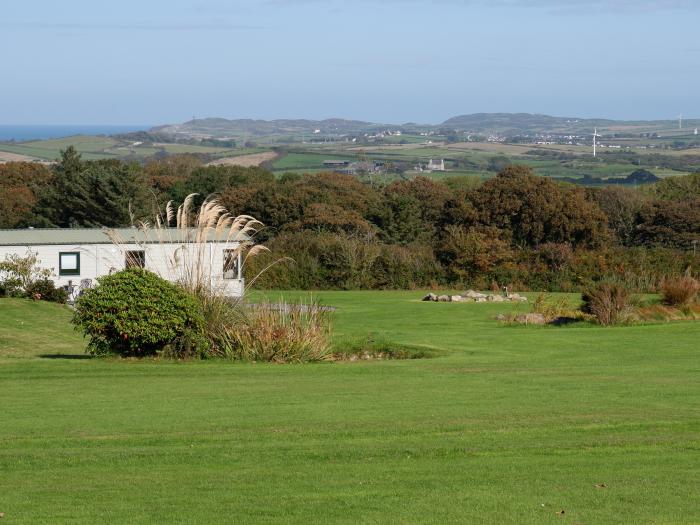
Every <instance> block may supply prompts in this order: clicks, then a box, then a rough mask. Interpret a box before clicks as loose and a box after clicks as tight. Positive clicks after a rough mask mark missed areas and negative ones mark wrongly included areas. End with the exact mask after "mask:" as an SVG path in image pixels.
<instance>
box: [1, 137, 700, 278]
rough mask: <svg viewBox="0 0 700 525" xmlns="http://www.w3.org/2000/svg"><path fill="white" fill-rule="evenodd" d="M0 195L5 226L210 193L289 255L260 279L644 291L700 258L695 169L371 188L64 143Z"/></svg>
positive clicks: (137, 210) (135, 213)
mask: <svg viewBox="0 0 700 525" xmlns="http://www.w3.org/2000/svg"><path fill="white" fill-rule="evenodd" d="M0 192H1V193H2V195H3V196H4V198H3V199H2V200H1V201H0V227H2V228H22V227H29V226H33V227H96V226H106V227H116V226H127V225H129V224H132V223H134V222H135V221H137V220H140V219H148V218H152V217H153V214H154V213H155V212H156V211H157V210H158V209H159V208H162V207H163V206H164V204H165V202H167V201H168V200H174V201H176V202H181V201H182V200H183V199H184V198H185V196H187V195H188V194H190V193H198V194H199V195H200V198H201V199H204V198H205V197H206V196H209V195H216V196H217V197H218V199H219V200H220V202H221V203H222V204H223V205H225V206H226V207H227V208H228V209H230V210H231V211H232V212H234V213H236V214H239V213H245V214H250V215H253V216H254V217H256V218H258V219H259V220H261V221H262V222H263V223H264V224H265V225H266V228H265V229H264V230H263V232H262V233H261V238H260V240H261V241H262V242H264V243H265V244H266V245H267V246H268V247H269V248H270V249H271V254H270V255H269V256H268V257H272V258H281V257H289V258H292V259H293V260H294V262H293V263H289V264H282V265H277V266H275V267H273V269H271V270H269V271H268V272H266V273H265V274H264V275H263V277H261V278H260V280H259V281H258V283H259V284H260V285H262V286H268V287H286V288H410V287H425V286H440V285H450V286H457V285H464V286H468V285H469V286H478V287H488V286H503V285H511V286H515V287H519V288H521V289H528V288H529V289H551V290H578V289H582V287H584V286H587V285H588V284H590V283H591V282H592V281H595V280H598V279H602V278H606V279H609V278H615V279H618V280H622V281H624V282H625V284H627V285H628V286H632V287H633V288H635V289H638V290H653V289H655V288H656V287H657V286H658V284H659V283H660V281H661V280H662V279H663V278H664V277H665V276H668V275H673V274H680V273H683V272H684V271H686V269H687V268H688V267H691V269H695V268H697V263H698V254H697V253H695V252H697V246H696V244H697V241H698V240H699V239H700V174H694V175H689V176H683V177H672V178H667V179H664V180H662V181H660V182H658V183H656V184H653V185H650V186H647V187H645V188H643V189H641V190H637V189H632V188H624V187H615V186H612V187H603V188H581V187H576V186H573V185H567V184H561V183H557V182H555V181H553V180H551V179H548V178H545V177H539V176H537V175H536V174H535V173H533V172H532V170H531V169H529V168H527V167H524V166H508V167H506V168H504V169H502V170H501V171H500V172H499V173H498V174H497V175H495V176H494V177H493V178H490V179H488V180H486V181H483V182H476V181H475V179H474V178H468V177H455V178H452V179H449V178H448V179H446V180H444V181H442V182H441V181H435V180H432V179H428V178H425V177H416V178H414V179H411V180H402V181H397V182H392V183H389V184H382V185H377V184H368V183H365V182H361V181H360V180H358V179H357V178H355V177H352V176H346V175H339V174H335V173H320V174H314V175H297V174H286V175H283V176H281V177H275V176H274V175H273V174H272V173H270V172H269V171H267V170H265V169H263V168H241V167H236V166H216V167H214V166H204V165H202V164H201V162H200V161H199V160H197V159H196V158H194V157H189V156H174V157H169V158H166V159H161V160H157V161H153V162H150V163H148V164H146V165H140V164H137V163H124V162H120V161H115V160H100V161H85V160H83V159H82V158H81V157H80V155H79V154H78V153H77V152H76V151H75V150H74V149H73V148H68V149H67V150H66V151H64V152H63V153H62V156H61V159H60V161H59V162H58V163H56V164H55V165H52V166H50V167H47V166H43V165H38V164H30V163H8V164H4V165H0ZM267 262H269V261H266V260H265V259H264V258H263V259H259V260H258V261H256V262H255V263H254V264H253V265H251V267H250V268H249V270H250V271H251V272H255V271H256V270H257V269H258V268H260V267H262V266H263V265H265V264H267Z"/></svg>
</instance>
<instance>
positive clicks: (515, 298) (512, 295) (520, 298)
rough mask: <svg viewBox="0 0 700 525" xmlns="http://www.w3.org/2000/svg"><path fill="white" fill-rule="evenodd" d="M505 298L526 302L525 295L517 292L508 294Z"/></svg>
mask: <svg viewBox="0 0 700 525" xmlns="http://www.w3.org/2000/svg"><path fill="white" fill-rule="evenodd" d="M507 299H508V300H509V301H513V302H514V303H515V302H526V301H527V297H523V296H522V295H520V294H517V293H512V294H509V295H508V297H507Z"/></svg>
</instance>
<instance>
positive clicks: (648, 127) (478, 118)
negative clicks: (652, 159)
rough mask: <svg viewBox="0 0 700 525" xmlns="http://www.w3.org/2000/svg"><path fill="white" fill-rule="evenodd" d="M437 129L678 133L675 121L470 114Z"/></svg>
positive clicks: (694, 123) (693, 123)
mask: <svg viewBox="0 0 700 525" xmlns="http://www.w3.org/2000/svg"><path fill="white" fill-rule="evenodd" d="M698 126H700V119H691V120H685V121H684V128H685V133H688V130H689V129H690V128H695V127H698ZM441 127H443V128H450V129H458V130H465V131H472V132H477V133H493V134H499V135H520V134H538V133H539V134H549V133H552V134H559V133H571V134H577V133H590V132H591V130H592V129H593V128H598V131H599V132H601V133H650V132H662V131H667V132H668V131H674V132H675V131H678V121H677V120H636V121H626V120H610V119H584V118H578V117H553V116H550V115H539V114H531V113H474V114H471V115H461V116H457V117H452V118H450V119H448V120H446V121H445V122H443V123H442V125H441Z"/></svg>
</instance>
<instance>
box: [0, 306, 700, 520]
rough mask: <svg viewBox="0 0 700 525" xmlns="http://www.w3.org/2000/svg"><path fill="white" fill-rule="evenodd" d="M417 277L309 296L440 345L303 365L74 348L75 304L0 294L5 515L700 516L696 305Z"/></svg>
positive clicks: (354, 318) (406, 338)
mask: <svg viewBox="0 0 700 525" xmlns="http://www.w3.org/2000/svg"><path fill="white" fill-rule="evenodd" d="M287 295H288V296H289V295H292V296H298V295H299V294H287ZM420 295H421V294H420V292H329V293H325V292H324V293H319V294H315V297H316V298H317V299H318V300H319V301H321V302H322V303H325V304H330V305H334V306H336V307H338V310H337V311H336V313H335V329H334V334H335V337H336V338H338V340H344V339H350V338H354V337H366V336H367V334H369V333H371V334H372V335H371V336H372V337H384V338H387V339H390V340H393V341H397V342H403V343H410V344H413V345H425V346H429V347H431V348H434V349H436V350H438V351H439V352H440V353H441V356H440V357H436V358H433V359H424V360H409V361H392V362H356V363H333V364H317V365H292V366H281V365H260V364H257V365H252V364H229V363H212V362H208V363H174V362H170V363H163V362H161V363H158V362H135V361H119V360H94V359H74V358H70V357H71V356H80V355H82V352H83V344H84V343H83V341H82V339H81V338H80V336H79V335H77V334H75V333H74V332H73V331H72V329H71V328H70V326H69V325H68V324H67V321H68V319H69V317H70V312H68V311H67V310H66V309H64V308H60V307H56V306H54V305H47V304H37V303H31V302H25V301H16V300H7V299H4V300H0V417H1V424H0V512H4V513H5V517H4V518H3V519H2V522H3V523H7V524H11V523H52V524H54V523H104V522H113V523H214V522H227V523H272V522H277V523H514V524H516V523H517V524H523V523H566V524H573V523H580V524H600V523H635V524H636V523H698V522H700V504H698V498H697V494H699V493H700V359H699V357H700V355H699V354H700V344H699V343H698V341H700V324H698V323H676V324H666V325H661V324H659V325H645V326H634V327H619V328H607V329H604V328H597V327H592V326H570V327H562V328H550V327H545V328H542V327H504V326H499V325H498V324H497V323H496V322H495V321H493V320H492V317H493V315H495V314H496V313H497V312H501V311H505V310H506V309H508V308H511V306H502V305H492V304H487V305H481V304H437V303H421V302H418V301H416V299H417V298H419V297H420ZM272 296H273V297H275V296H276V294H272ZM519 308H520V309H522V310H524V309H525V308H526V307H523V306H520V307H519ZM52 354H65V355H66V358H56V356H55V355H53V356H52V357H51V358H48V357H41V356H46V355H52ZM562 510H563V511H564V514H563V515H561V514H559V513H560V512H561V511H562Z"/></svg>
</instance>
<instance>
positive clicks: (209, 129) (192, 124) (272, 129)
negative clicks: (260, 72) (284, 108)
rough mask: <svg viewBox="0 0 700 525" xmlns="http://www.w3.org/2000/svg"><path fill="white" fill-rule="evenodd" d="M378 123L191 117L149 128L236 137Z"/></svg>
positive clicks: (352, 129) (350, 129)
mask: <svg viewBox="0 0 700 525" xmlns="http://www.w3.org/2000/svg"><path fill="white" fill-rule="evenodd" d="M376 126H378V125H377V124H373V123H371V122H363V121H359V120H345V119H339V118H333V119H326V120H306V119H296V120H286V119H279V120H253V119H235V120H227V119H224V118H203V119H193V120H190V121H187V122H183V123H182V124H169V125H165V126H157V127H155V128H152V129H151V131H152V132H157V133H165V134H172V135H191V136H197V135H206V136H212V137H236V136H240V135H288V134H300V133H301V134H313V133H314V132H315V131H316V130H318V131H319V132H320V133H324V134H347V133H359V132H362V131H365V130H368V129H371V128H373V127H376Z"/></svg>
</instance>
